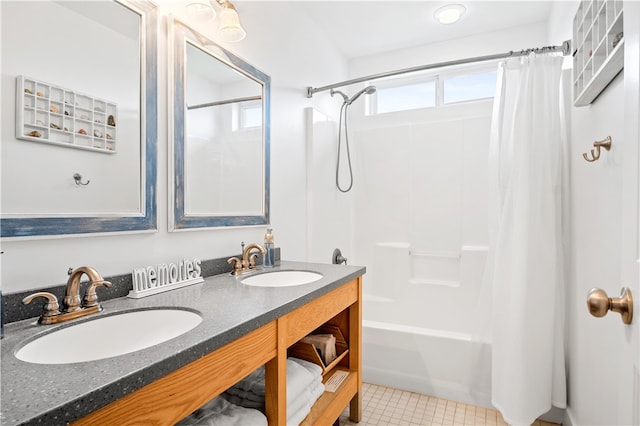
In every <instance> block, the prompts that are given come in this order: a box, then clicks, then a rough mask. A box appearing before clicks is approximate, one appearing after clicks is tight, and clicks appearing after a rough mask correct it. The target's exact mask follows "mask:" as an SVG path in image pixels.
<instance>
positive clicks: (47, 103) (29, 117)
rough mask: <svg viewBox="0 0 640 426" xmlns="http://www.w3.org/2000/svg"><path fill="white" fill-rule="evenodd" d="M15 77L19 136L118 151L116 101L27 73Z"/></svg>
mask: <svg viewBox="0 0 640 426" xmlns="http://www.w3.org/2000/svg"><path fill="white" fill-rule="evenodd" d="M16 80H17V87H16V138H18V139H23V140H28V141H34V142H43V143H48V144H53V145H59V146H66V147H70V148H78V149H85V150H90V151H97V152H103V153H107V154H115V152H116V140H117V132H116V128H117V127H116V126H117V125H118V106H117V105H116V104H115V103H113V102H110V101H106V100H104V99H99V98H96V97H93V96H89V95H85V94H83V93H78V92H76V91H73V90H69V89H65V88H62V87H59V86H55V85H53V84H49V83H45V82H43V81H39V80H35V79H33V78H29V77H25V76H18V77H17V79H16Z"/></svg>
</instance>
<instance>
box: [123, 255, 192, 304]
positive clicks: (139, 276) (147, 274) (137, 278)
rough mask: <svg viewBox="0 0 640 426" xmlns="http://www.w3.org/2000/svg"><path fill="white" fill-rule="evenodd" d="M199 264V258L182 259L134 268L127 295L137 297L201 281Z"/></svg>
mask: <svg viewBox="0 0 640 426" xmlns="http://www.w3.org/2000/svg"><path fill="white" fill-rule="evenodd" d="M200 264H201V262H200V259H193V260H189V259H182V260H181V261H179V262H177V263H169V264H164V263H160V264H158V265H156V266H147V267H146V268H136V269H134V270H133V273H132V274H131V275H132V276H133V290H131V291H130V292H129V294H128V297H131V298H133V299H139V298H141V297H146V296H151V295H152V294H157V293H162V292H163V291H169V290H174V289H176V288H180V287H186V286H188V285H192V284H197V283H201V282H203V281H204V279H203V278H202V276H201V275H202V269H201V268H200Z"/></svg>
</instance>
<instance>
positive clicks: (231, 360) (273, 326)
mask: <svg viewBox="0 0 640 426" xmlns="http://www.w3.org/2000/svg"><path fill="white" fill-rule="evenodd" d="M323 324H331V325H333V326H337V327H339V328H340V329H341V330H342V331H343V334H344V338H345V341H346V342H347V343H348V345H349V350H348V352H346V355H345V356H344V357H342V358H341V359H340V360H339V361H338V362H336V363H335V364H334V363H332V364H331V365H330V366H328V367H327V371H326V372H325V375H324V377H323V381H324V382H326V381H327V380H330V378H331V376H332V375H333V374H335V372H336V371H338V370H343V371H347V372H348V373H349V375H348V376H347V378H346V379H345V380H344V381H343V382H342V384H341V385H340V387H339V388H338V389H337V390H336V391H335V392H324V393H323V394H322V396H321V397H320V398H319V399H318V400H317V401H316V403H315V404H314V406H313V407H312V408H311V412H310V413H309V415H308V416H307V417H306V418H305V419H304V421H303V422H302V424H303V425H305V426H309V425H320V426H322V425H329V424H333V423H334V422H335V420H336V419H338V417H340V414H341V413H342V411H344V409H345V408H346V407H347V406H349V407H350V408H349V417H350V419H351V420H352V421H354V422H359V421H360V418H361V415H362V408H361V399H362V394H361V388H362V374H361V371H362V370H361V366H362V277H358V278H356V279H354V280H352V281H349V282H348V283H345V284H343V285H342V286H340V287H338V288H336V289H335V290H332V291H331V292H329V293H327V294H325V295H324V296H320V297H318V298H317V299H315V300H313V301H311V302H309V303H307V304H306V305H303V306H301V307H299V308H297V309H295V310H294V311H291V312H289V313H288V314H285V315H283V316H281V317H279V318H277V319H276V320H274V321H271V322H269V323H267V324H265V325H263V326H262V327H260V328H258V329H256V330H254V331H252V332H250V333H248V334H246V335H244V336H243V337H240V338H239V339H237V340H235V341H233V342H231V343H229V344H227V345H226V346H223V347H222V348H220V349H217V350H215V351H213V352H211V353H209V354H207V355H205V356H203V357H202V358H200V359H198V360H196V361H194V362H192V363H190V364H187V365H185V366H184V367H182V368H179V369H177V370H175V371H173V372H170V373H169V374H167V375H166V376H164V377H162V378H161V379H159V380H156V381H155V382H153V383H150V384H149V385H147V386H144V387H143V388H141V389H139V390H137V391H135V392H133V393H131V394H129V395H127V396H125V397H123V398H121V399H119V400H117V401H114V402H112V403H111V404H109V405H107V406H105V407H103V408H101V409H99V410H97V411H95V412H93V413H91V414H89V415H88V416H86V417H84V418H82V419H80V420H78V421H77V422H75V423H73V424H74V425H95V424H118V425H138V424H174V423H176V422H178V421H180V420H181V419H183V418H184V417H186V416H188V415H189V414H191V413H192V412H193V411H195V410H196V409H198V408H199V407H201V406H202V405H204V404H205V403H206V402H208V401H210V400H211V399H212V398H214V397H216V396H217V395H219V394H220V393H222V392H224V391H225V390H226V389H228V388H230V387H231V386H233V385H234V384H236V383H237V382H238V381H240V380H241V379H243V378H244V377H246V376H247V375H248V374H250V373H251V372H253V371H254V370H255V369H257V368H258V367H260V366H262V365H265V367H266V368H265V380H266V383H265V385H266V393H265V404H266V406H265V409H266V415H267V419H268V421H269V425H281V424H285V423H286V364H287V350H288V349H289V348H290V347H291V346H293V345H294V344H295V343H296V342H298V341H299V340H300V339H302V338H303V337H304V336H306V335H307V334H309V333H311V332H313V331H314V330H316V329H318V328H319V327H321V326H322V325H323Z"/></svg>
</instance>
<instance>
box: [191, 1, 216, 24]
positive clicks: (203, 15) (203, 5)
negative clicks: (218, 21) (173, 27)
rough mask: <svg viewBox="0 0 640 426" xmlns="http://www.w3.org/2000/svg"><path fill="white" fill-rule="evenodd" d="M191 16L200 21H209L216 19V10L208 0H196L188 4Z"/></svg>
mask: <svg viewBox="0 0 640 426" xmlns="http://www.w3.org/2000/svg"><path fill="white" fill-rule="evenodd" d="M187 14H188V15H189V18H191V19H193V20H194V21H198V22H207V21H210V20H213V19H215V17H216V11H215V10H213V7H211V5H210V4H209V3H208V2H206V1H195V2H193V3H189V4H188V5H187Z"/></svg>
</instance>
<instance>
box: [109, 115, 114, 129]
mask: <svg viewBox="0 0 640 426" xmlns="http://www.w3.org/2000/svg"><path fill="white" fill-rule="evenodd" d="M107 124H108V125H109V126H113V127H116V118H115V117H114V116H113V115H110V116H109V118H108V119H107Z"/></svg>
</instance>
